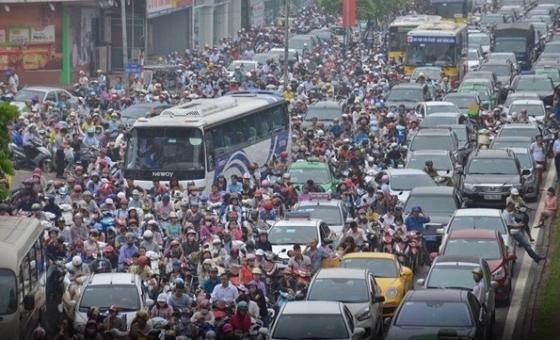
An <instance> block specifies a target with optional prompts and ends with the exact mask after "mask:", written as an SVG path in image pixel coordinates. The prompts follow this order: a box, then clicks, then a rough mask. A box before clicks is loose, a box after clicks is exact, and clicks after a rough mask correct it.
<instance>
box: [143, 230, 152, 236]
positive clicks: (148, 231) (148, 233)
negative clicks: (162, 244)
mask: <svg viewBox="0 0 560 340" xmlns="http://www.w3.org/2000/svg"><path fill="white" fill-rule="evenodd" d="M142 236H143V237H144V238H152V237H154V233H153V232H152V231H151V230H146V231H144V235H142Z"/></svg>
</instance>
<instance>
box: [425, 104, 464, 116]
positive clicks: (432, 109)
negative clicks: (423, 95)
mask: <svg viewBox="0 0 560 340" xmlns="http://www.w3.org/2000/svg"><path fill="white" fill-rule="evenodd" d="M426 112H427V114H428V115H431V114H432V113H445V112H459V109H458V108H457V106H455V104H448V105H428V106H426Z"/></svg>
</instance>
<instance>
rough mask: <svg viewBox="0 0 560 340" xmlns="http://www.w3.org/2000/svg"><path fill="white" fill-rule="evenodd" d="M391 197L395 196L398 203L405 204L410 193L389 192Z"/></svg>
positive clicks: (403, 191)
mask: <svg viewBox="0 0 560 340" xmlns="http://www.w3.org/2000/svg"><path fill="white" fill-rule="evenodd" d="M391 195H395V196H397V198H398V199H399V202H401V203H405V202H406V200H407V199H408V196H410V191H408V190H407V191H405V190H401V191H391Z"/></svg>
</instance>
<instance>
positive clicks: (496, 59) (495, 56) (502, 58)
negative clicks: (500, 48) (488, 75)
mask: <svg viewBox="0 0 560 340" xmlns="http://www.w3.org/2000/svg"><path fill="white" fill-rule="evenodd" d="M508 60H509V61H511V62H512V63H514V64H515V61H516V60H517V58H515V55H513V54H511V55H509V54H503V53H491V54H490V55H489V56H488V60H487V62H488V63H492V64H494V63H495V64H500V63H504V62H506V61H508Z"/></svg>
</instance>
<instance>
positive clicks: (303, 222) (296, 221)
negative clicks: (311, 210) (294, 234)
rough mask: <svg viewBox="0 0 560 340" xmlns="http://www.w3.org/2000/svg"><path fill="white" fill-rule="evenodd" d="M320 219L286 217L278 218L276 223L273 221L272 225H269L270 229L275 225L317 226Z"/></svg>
mask: <svg viewBox="0 0 560 340" xmlns="http://www.w3.org/2000/svg"><path fill="white" fill-rule="evenodd" d="M320 221H321V220H318V219H315V218H310V219H307V218H291V219H287V220H279V221H276V223H274V224H273V225H272V227H270V229H272V228H276V227H313V228H317V225H318V224H319V222H320Z"/></svg>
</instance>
